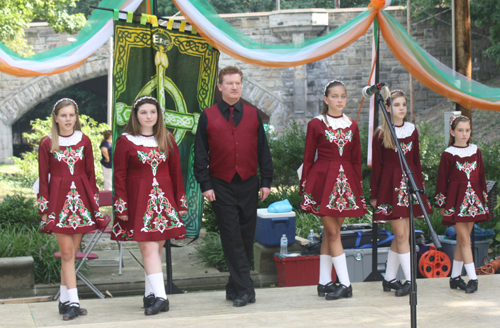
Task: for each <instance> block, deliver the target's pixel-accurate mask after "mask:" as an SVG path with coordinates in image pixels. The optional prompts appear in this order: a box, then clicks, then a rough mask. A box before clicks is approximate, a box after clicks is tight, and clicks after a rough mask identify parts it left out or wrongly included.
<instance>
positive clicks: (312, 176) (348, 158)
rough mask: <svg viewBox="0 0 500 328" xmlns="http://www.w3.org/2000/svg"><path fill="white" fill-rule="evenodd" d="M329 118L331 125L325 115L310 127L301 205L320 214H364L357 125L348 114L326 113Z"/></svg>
mask: <svg viewBox="0 0 500 328" xmlns="http://www.w3.org/2000/svg"><path fill="white" fill-rule="evenodd" d="M327 120H328V124H329V127H328V126H327V125H326V124H325V122H324V117H323V116H322V115H320V116H317V117H315V118H314V119H313V120H311V121H310V122H309V124H308V126H307V135H306V147H305V152H304V166H303V168H302V177H301V181H300V195H301V196H302V203H301V205H300V207H301V209H302V211H303V212H305V213H313V214H316V215H319V216H331V217H359V216H363V215H365V213H366V204H365V199H364V197H363V188H362V180H361V145H360V141H359V130H358V124H357V123H356V122H354V121H351V120H350V119H349V118H348V117H347V116H346V115H342V116H340V117H332V116H327ZM316 156H317V158H316Z"/></svg>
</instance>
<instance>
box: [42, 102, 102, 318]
mask: <svg viewBox="0 0 500 328" xmlns="http://www.w3.org/2000/svg"><path fill="white" fill-rule="evenodd" d="M80 129H81V127H80V120H79V118H78V106H77V104H76V103H75V102H74V101H73V100H71V99H68V98H63V99H60V100H58V101H57V102H56V103H55V105H54V108H53V110H52V132H51V134H50V135H48V136H46V137H43V138H42V140H40V146H39V149H38V174H39V190H38V192H37V202H38V208H39V213H40V214H42V225H41V229H40V231H42V232H45V233H52V232H54V233H55V234H56V237H57V242H58V243H59V249H60V251H61V286H60V295H61V296H60V299H59V313H60V314H63V319H64V320H71V319H74V318H75V317H77V316H78V315H85V314H87V310H85V309H83V308H80V301H79V299H78V291H77V289H76V274H75V256H76V253H77V251H78V248H79V247H80V242H81V240H82V234H83V233H86V232H89V231H92V230H95V229H96V228H102V226H103V225H104V220H103V218H102V215H101V213H100V212H99V204H98V189H97V186H96V181H95V171H94V156H93V153H92V144H91V142H90V139H89V138H88V137H87V136H86V135H84V134H83V133H82V131H80Z"/></svg>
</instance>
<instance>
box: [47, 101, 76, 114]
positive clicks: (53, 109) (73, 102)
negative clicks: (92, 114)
mask: <svg viewBox="0 0 500 328" xmlns="http://www.w3.org/2000/svg"><path fill="white" fill-rule="evenodd" d="M65 100H67V101H71V103H72V104H73V105H75V109H76V112H77V113H78V105H77V104H76V102H75V101H74V100H73V99H69V98H61V99H59V100H58V101H56V103H55V104H54V107H53V108H52V113H53V114H55V113H56V107H57V105H59V104H60V103H61V102H63V101H65Z"/></svg>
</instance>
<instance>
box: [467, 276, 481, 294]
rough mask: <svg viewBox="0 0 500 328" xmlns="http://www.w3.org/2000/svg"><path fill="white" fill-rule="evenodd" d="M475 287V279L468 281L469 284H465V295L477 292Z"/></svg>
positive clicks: (476, 283) (476, 282)
mask: <svg viewBox="0 0 500 328" xmlns="http://www.w3.org/2000/svg"><path fill="white" fill-rule="evenodd" d="M477 285H478V281H477V279H471V280H469V282H468V283H467V287H465V293H466V294H472V293H474V292H477Z"/></svg>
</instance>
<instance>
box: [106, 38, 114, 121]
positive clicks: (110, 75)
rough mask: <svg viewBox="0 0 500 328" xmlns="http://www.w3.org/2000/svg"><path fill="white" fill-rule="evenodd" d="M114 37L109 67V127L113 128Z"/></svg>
mask: <svg viewBox="0 0 500 328" xmlns="http://www.w3.org/2000/svg"><path fill="white" fill-rule="evenodd" d="M113 45H114V42H113V37H110V38H109V67H108V115H107V121H108V125H109V126H110V127H111V125H112V120H113V50H114V49H113Z"/></svg>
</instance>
